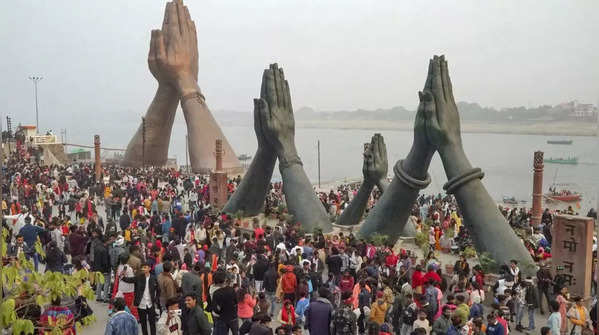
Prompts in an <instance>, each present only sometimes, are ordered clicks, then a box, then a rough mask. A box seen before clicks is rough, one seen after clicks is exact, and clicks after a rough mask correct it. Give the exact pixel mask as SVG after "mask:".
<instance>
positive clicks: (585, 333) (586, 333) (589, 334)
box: [572, 326, 594, 335]
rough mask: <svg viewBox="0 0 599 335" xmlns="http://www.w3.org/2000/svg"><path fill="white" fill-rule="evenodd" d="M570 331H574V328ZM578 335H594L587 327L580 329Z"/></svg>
mask: <svg viewBox="0 0 599 335" xmlns="http://www.w3.org/2000/svg"><path fill="white" fill-rule="evenodd" d="M572 329H574V328H572ZM580 334H581V335H594V332H593V330H592V329H591V328H589V327H588V326H587V327H584V328H582V331H581V332H580Z"/></svg>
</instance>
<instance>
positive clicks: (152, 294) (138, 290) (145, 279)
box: [133, 263, 158, 335]
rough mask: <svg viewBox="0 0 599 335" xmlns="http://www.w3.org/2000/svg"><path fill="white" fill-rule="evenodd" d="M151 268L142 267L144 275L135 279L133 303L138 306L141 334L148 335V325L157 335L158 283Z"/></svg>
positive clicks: (151, 331) (152, 333) (145, 265)
mask: <svg viewBox="0 0 599 335" xmlns="http://www.w3.org/2000/svg"><path fill="white" fill-rule="evenodd" d="M150 270H151V266H150V264H148V263H144V264H143V265H142V266H141V271H142V273H141V274H139V275H138V276H136V277H135V291H134V292H135V293H134V298H133V303H134V304H135V306H137V311H138V313H139V322H140V323H141V332H142V334H143V335H148V323H149V324H150V334H151V335H156V311H155V309H156V306H158V281H157V280H156V276H154V275H153V274H151V273H150Z"/></svg>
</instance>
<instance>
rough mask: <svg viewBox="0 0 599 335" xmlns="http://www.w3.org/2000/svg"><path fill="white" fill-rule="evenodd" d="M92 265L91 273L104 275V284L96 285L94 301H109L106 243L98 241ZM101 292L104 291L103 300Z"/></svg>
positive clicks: (108, 269) (108, 268)
mask: <svg viewBox="0 0 599 335" xmlns="http://www.w3.org/2000/svg"><path fill="white" fill-rule="evenodd" d="M92 265H93V267H92V270H93V271H97V272H100V273H102V274H103V275H104V284H100V283H97V284H96V285H97V286H96V301H99V302H108V301H110V256H109V255H108V245H107V242H105V241H99V243H97V244H96V245H95V247H94V261H93V263H92ZM102 291H104V298H102Z"/></svg>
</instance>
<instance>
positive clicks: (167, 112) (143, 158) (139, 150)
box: [123, 2, 197, 167]
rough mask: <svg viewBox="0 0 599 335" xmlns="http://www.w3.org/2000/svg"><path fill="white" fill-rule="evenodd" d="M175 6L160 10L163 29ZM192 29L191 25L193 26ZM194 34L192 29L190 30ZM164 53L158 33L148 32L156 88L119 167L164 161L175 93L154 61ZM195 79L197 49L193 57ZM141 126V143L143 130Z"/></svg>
mask: <svg viewBox="0 0 599 335" xmlns="http://www.w3.org/2000/svg"><path fill="white" fill-rule="evenodd" d="M176 6H177V4H175V3H174V2H169V3H167V5H166V9H165V11H164V20H163V22H162V27H163V30H165V28H166V27H167V25H168V18H169V14H171V12H172V11H173V8H176ZM194 27H195V26H194ZM194 31H195V29H194ZM164 54H165V46H164V39H163V36H162V31H161V30H152V36H151V39H150V52H149V53H148V67H149V69H150V72H151V73H152V76H154V78H156V80H157V81H158V89H157V91H156V94H155V95H154V99H153V100H152V103H151V104H150V107H149V108H148V111H147V112H146V115H145V116H144V119H145V125H144V124H143V123H142V124H140V125H139V127H138V129H137V131H136V132H135V134H134V135H133V138H131V140H130V141H129V144H128V145H127V150H126V151H125V157H124V159H123V164H124V165H126V166H135V167H141V166H142V165H144V164H145V165H152V166H161V165H164V164H165V163H166V161H167V159H168V146H169V142H170V138H171V130H172V127H173V122H174V121H175V113H176V111H177V104H178V103H179V94H178V93H177V90H176V88H175V86H174V85H172V82H171V80H170V79H171V78H170V77H171V76H170V75H169V72H168V69H166V68H164V67H162V66H161V64H160V63H159V62H158V59H159V58H160V57H163V56H164ZM195 76H196V78H197V48H196V57H195ZM144 126H145V143H144V138H143V137H144V134H143V132H144V129H143V127H144Z"/></svg>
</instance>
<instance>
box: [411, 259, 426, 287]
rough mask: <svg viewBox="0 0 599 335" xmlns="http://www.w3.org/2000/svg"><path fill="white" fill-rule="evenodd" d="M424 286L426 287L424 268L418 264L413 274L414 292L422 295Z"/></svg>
mask: <svg viewBox="0 0 599 335" xmlns="http://www.w3.org/2000/svg"><path fill="white" fill-rule="evenodd" d="M422 285H424V275H423V274H422V267H421V266H420V264H418V265H416V266H415V267H414V273H413V274H412V288H413V289H414V292H416V293H420V294H422V292H423V291H422Z"/></svg>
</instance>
